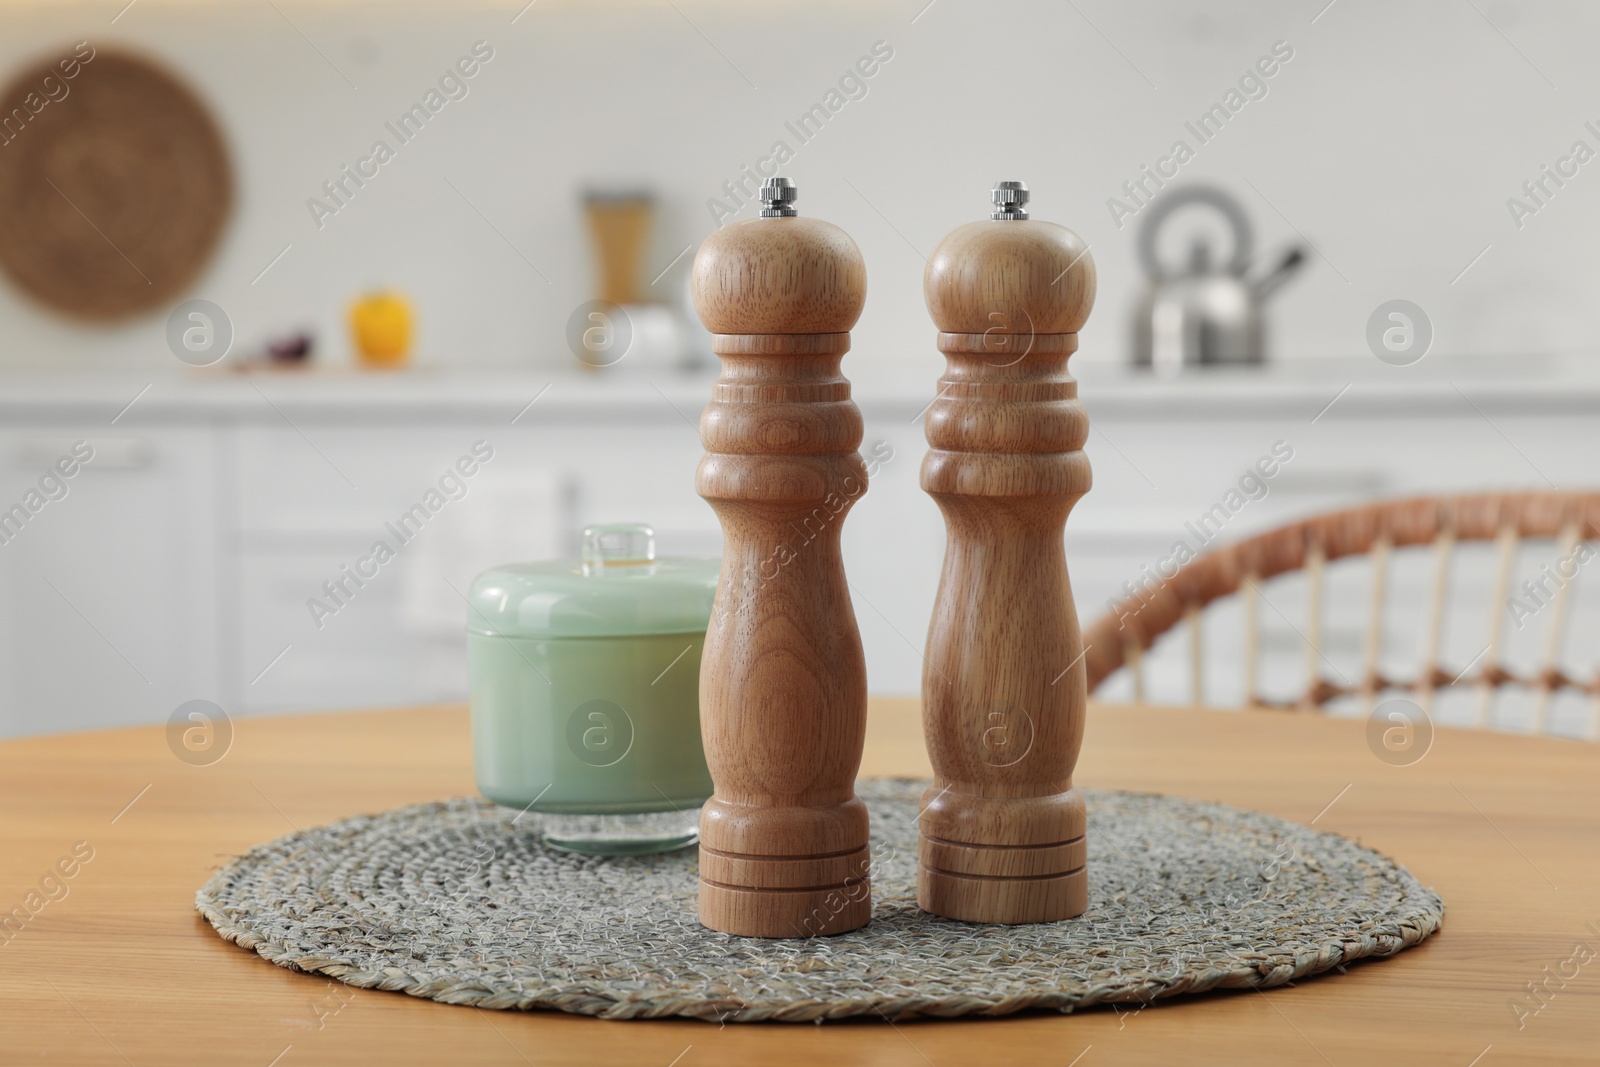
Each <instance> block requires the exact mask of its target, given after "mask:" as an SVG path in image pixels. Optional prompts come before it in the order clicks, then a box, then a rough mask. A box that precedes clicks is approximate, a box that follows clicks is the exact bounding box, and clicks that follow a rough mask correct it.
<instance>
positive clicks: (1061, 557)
mask: <svg viewBox="0 0 1600 1067" xmlns="http://www.w3.org/2000/svg"><path fill="white" fill-rule="evenodd" d="M924 292H925V294H926V297H927V303H928V310H929V312H930V313H931V314H932V316H933V319H934V322H935V324H936V325H937V326H938V327H939V329H940V330H941V331H943V332H941V333H940V334H939V348H940V350H941V351H942V352H943V353H944V355H945V358H946V360H947V369H946V373H945V376H944V377H943V378H942V379H941V380H940V382H939V391H938V397H937V399H935V400H934V402H933V405H932V406H931V407H930V408H929V409H928V416H927V420H926V429H927V436H928V444H929V446H930V450H929V452H928V455H927V457H926V458H925V459H924V461H923V464H922V487H923V488H924V489H925V490H927V491H928V493H929V494H930V495H932V497H933V498H934V500H935V501H937V502H938V504H939V509H940V511H942V512H943V513H944V519H945V526H946V529H947V533H948V544H947V548H946V551H945V559H944V569H943V572H942V573H941V575H940V579H939V591H938V594H937V596H936V597H935V600H934V611H933V621H932V623H931V625H930V626H929V629H928V651H927V655H926V657H925V658H924V663H925V666H924V669H923V676H922V696H923V726H924V730H925V732H926V735H927V743H928V751H929V754H930V758H931V760H932V764H933V769H934V781H933V785H932V786H931V787H930V788H929V789H928V791H927V794H926V795H925V796H924V798H923V805H924V809H925V810H924V811H923V814H922V818H921V820H920V823H919V826H920V831H921V843H920V846H919V848H920V863H921V865H920V869H919V872H918V882H917V902H918V904H919V905H921V907H923V908H924V909H926V910H928V911H931V912H934V913H936V914H939V915H944V916H948V917H950V918H953V919H962V920H965V921H967V922H991V923H1027V922H1052V921H1056V920H1060V919H1067V918H1071V917H1072V916H1074V915H1079V914H1082V912H1083V910H1084V908H1085V907H1086V905H1087V903H1088V877H1087V873H1086V868H1085V866H1084V834H1085V832H1086V827H1085V821H1084V808H1083V801H1082V799H1081V798H1080V797H1079V796H1078V794H1077V793H1076V792H1075V791H1074V790H1073V788H1072V771H1073V767H1074V764H1075V763H1076V761H1077V757H1078V749H1079V746H1080V744H1081V743H1082V737H1083V720H1084V707H1085V705H1086V702H1087V690H1086V688H1085V685H1084V678H1085V674H1084V669H1083V663H1082V660H1083V655H1082V651H1083V646H1082V644H1081V642H1080V639H1079V635H1078V619H1077V614H1076V612H1075V611H1074V609H1073V606H1072V590H1071V585H1070V582H1069V580H1068V577H1067V560H1066V554H1065V551H1064V549H1063V547H1062V530H1063V528H1064V526H1065V524H1066V521H1067V515H1068V513H1069V512H1070V511H1071V510H1072V506H1073V504H1075V503H1076V502H1077V501H1078V499H1079V498H1081V497H1082V496H1083V494H1084V493H1085V492H1087V491H1088V489H1089V485H1090V475H1089V461H1088V457H1086V456H1085V455H1084V454H1083V444H1084V441H1085V440H1086V439H1087V437H1088V434H1089V422H1088V419H1087V417H1086V416H1085V415H1084V411H1083V406H1082V405H1081V404H1080V403H1079V402H1078V399H1077V397H1078V391H1077V383H1076V382H1075V381H1073V379H1072V376H1071V375H1070V374H1068V373H1067V359H1068V357H1069V356H1070V355H1071V354H1072V353H1073V351H1075V350H1076V348H1077V334H1076V332H1075V331H1076V330H1077V328H1078V327H1079V326H1080V325H1082V323H1083V321H1084V319H1085V318H1086V317H1087V315H1088V313H1089V307H1090V304H1091V302H1092V300H1093V296H1094V261H1093V260H1092V259H1090V257H1089V255H1088V250H1087V248H1086V247H1085V246H1084V244H1083V242H1082V241H1081V240H1079V238H1078V237H1077V236H1076V235H1075V234H1073V233H1072V232H1071V231H1070V230H1067V229H1064V228H1062V227H1060V226H1056V225H1053V224H1051V223H1047V222H1030V221H1004V222H995V221H991V222H979V223H971V224H969V225H966V226H962V227H960V228H959V229H957V230H955V231H954V232H953V233H951V234H950V235H949V236H948V237H946V238H945V240H944V241H942V242H941V243H940V245H939V247H938V248H936V249H935V250H934V254H933V257H932V258H931V259H930V261H929V264H928V269H927V272H926V274H925V276H924Z"/></svg>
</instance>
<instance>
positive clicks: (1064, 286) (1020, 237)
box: [922, 220, 1095, 334]
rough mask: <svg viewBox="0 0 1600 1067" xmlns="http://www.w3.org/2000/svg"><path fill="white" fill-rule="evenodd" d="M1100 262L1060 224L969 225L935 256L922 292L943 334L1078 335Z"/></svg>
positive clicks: (1091, 301)
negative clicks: (1096, 261) (997, 331)
mask: <svg viewBox="0 0 1600 1067" xmlns="http://www.w3.org/2000/svg"><path fill="white" fill-rule="evenodd" d="M1094 282H1095V273H1094V259H1093V257H1091V256H1090V255H1089V246H1088V245H1086V244H1084V243H1083V238H1081V237H1079V236H1078V235H1077V234H1075V233H1073V232H1072V231H1071V230H1069V229H1067V228H1066V227H1065V226H1057V225H1056V224H1055V223H1053V222H1039V221H1020V220H1006V221H993V220H990V221H984V222H969V223H967V224H966V225H965V226H959V227H957V228H956V229H954V230H951V231H950V233H948V234H946V235H945V238H944V240H942V241H940V242H939V244H938V247H936V248H935V249H934V250H933V255H932V256H931V257H930V258H929V259H928V267H927V270H925V271H924V272H923V275H922V294H923V297H924V299H926V300H927V302H928V312H929V314H930V315H932V316H933V321H934V324H935V325H936V326H938V327H939V330H940V331H941V332H943V333H985V332H987V331H990V330H999V331H1000V332H1004V333H1034V334H1051V333H1077V332H1078V330H1079V328H1080V327H1082V326H1083V323H1084V320H1085V319H1087V318H1088V317H1089V309H1090V308H1091V307H1093V306H1094Z"/></svg>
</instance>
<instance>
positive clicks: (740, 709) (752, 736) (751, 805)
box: [693, 178, 872, 937]
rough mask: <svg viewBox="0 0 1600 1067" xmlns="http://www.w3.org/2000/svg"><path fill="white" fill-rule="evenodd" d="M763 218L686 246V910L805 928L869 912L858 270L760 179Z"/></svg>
mask: <svg viewBox="0 0 1600 1067" xmlns="http://www.w3.org/2000/svg"><path fill="white" fill-rule="evenodd" d="M761 196H762V199H763V201H764V204H765V206H764V207H763V208H762V209H761V217H760V218H756V219H750V220H748V221H745V222H738V223H733V224H731V225H728V226H724V227H722V228H721V229H719V230H717V232H715V233H713V234H712V235H711V236H710V237H708V238H707V239H706V242H705V244H703V245H701V246H700V251H699V252H698V253H697V254H696V255H695V259H694V271H693V292H694V303H695V309H696V311H698V312H699V314H700V319H701V321H702V322H704V323H705V325H706V328H707V329H708V330H710V331H711V333H712V335H713V337H712V350H713V351H715V352H716V353H717V355H719V356H720V357H721V358H722V377H720V378H719V379H718V380H717V384H716V386H715V390H714V392H713V394H712V399H711V404H710V405H709V406H708V407H707V408H706V409H705V413H704V414H703V415H702V416H701V418H700V440H701V443H702V444H703V445H704V446H705V449H706V456H705V458H704V459H702V460H701V461H700V469H699V472H698V475H697V477H696V488H697V489H698V490H699V493H700V495H701V496H703V497H705V498H706V500H707V501H709V502H710V504H711V506H712V508H713V509H715V511H716V513H717V517H718V518H719V519H720V520H721V521H722V530H723V557H722V574H721V578H720V580H719V582H718V584H717V596H716V602H715V606H714V607H713V609H712V615H711V626H710V629H709V630H708V631H707V633H706V643H705V651H704V654H703V655H702V658H701V664H700V730H701V735H702V737H703V739H704V741H705V752H706V763H707V764H708V765H709V766H710V769H711V779H712V782H713V783H714V784H715V787H716V792H715V795H714V796H713V797H712V798H711V799H710V800H709V801H707V802H706V805H705V807H704V808H703V809H702V811H701V816H700V921H701V923H703V924H704V925H706V926H709V927H710V928H711V929H713V930H721V931H723V932H725V933H730V934H743V935H747V936H752V937H811V936H815V935H820V934H837V933H843V932H845V931H847V930H854V929H856V928H857V927H859V926H862V925H864V924H865V923H866V922H867V920H868V919H869V918H870V917H871V914H872V900H871V883H870V881H869V878H868V875H869V873H870V871H869V866H870V861H869V858H868V855H867V809H866V805H865V804H863V803H862V802H861V800H860V799H859V798H857V797H856V795H855V790H854V785H855V777H856V771H857V769H858V768H859V767H860V764H861V746H862V743H863V740H864V737H865V733H866V715H867V680H866V664H865V660H864V658H863V656H862V651H861V635H860V633H859V631H858V630H857V628H856V619H855V612H854V610H853V609H852V608H851V605H850V590H849V587H848V586H847V585H846V583H845V575H844V562H843V557H842V556H841V554H840V549H839V532H840V527H841V526H842V525H843V522H844V518H845V513H846V512H847V511H848V510H849V508H850V505H851V504H853V503H854V502H855V500H856V498H857V497H859V496H860V495H861V494H862V493H863V492H865V491H866V487H867V471H866V465H865V464H864V463H863V462H862V459H861V455H860V454H859V453H858V452H857V451H856V449H857V447H858V446H859V445H860V444H861V412H860V411H859V410H858V409H857V408H856V405H855V402H854V401H852V400H851V399H850V383H849V382H848V381H847V380H846V379H845V378H844V377H842V376H841V375H840V373H839V362H840V358H841V357H842V356H843V355H844V353H845V352H846V351H847V350H848V349H849V347H850V333H849V330H850V328H851V327H852V326H854V325H855V322H856V319H857V318H859V317H860V315H861V308H862V305H863V303H864V302H865V300H866V284H867V280H866V269H865V267H864V265H863V263H862V260H861V252H860V250H859V249H858V248H856V245H855V242H854V241H852V240H850V238H849V237H848V236H846V234H845V233H844V232H843V231H842V230H840V229H839V228H838V227H836V226H832V225H829V224H828V223H826V222H821V221H819V220H816V219H803V218H798V217H796V213H795V209H794V207H793V206H792V205H793V202H794V200H795V197H796V191H795V185H794V183H793V182H792V181H790V180H789V179H787V178H775V179H769V180H768V181H767V182H766V183H765V184H764V185H763V186H762V189H761Z"/></svg>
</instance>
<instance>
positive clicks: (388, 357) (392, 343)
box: [350, 291, 412, 367]
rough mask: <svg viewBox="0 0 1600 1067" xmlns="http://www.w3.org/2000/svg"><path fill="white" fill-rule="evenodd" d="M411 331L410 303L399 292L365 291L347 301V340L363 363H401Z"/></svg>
mask: <svg viewBox="0 0 1600 1067" xmlns="http://www.w3.org/2000/svg"><path fill="white" fill-rule="evenodd" d="M411 335H412V317H411V303H410V301H408V300H406V298H405V297H403V296H401V295H400V294H399V293H394V292H387V291H386V292H377V293H369V294H367V295H366V296H363V297H360V298H359V299H357V300H354V301H352V302H351V304H350V340H351V342H352V343H353V344H354V345H355V349H356V355H357V356H359V357H360V359H361V362H362V364H363V365H364V366H368V367H403V366H405V364H406V361H407V360H408V359H409V358H410V355H411Z"/></svg>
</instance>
